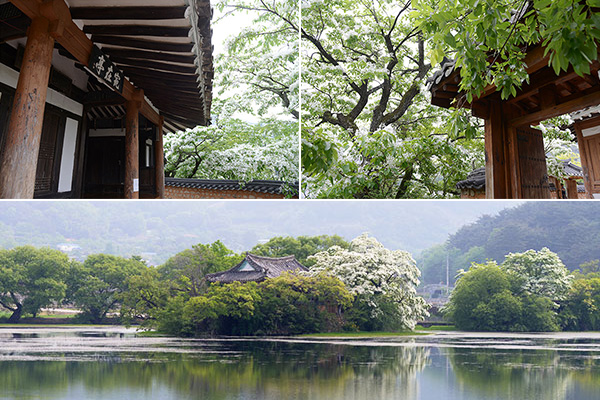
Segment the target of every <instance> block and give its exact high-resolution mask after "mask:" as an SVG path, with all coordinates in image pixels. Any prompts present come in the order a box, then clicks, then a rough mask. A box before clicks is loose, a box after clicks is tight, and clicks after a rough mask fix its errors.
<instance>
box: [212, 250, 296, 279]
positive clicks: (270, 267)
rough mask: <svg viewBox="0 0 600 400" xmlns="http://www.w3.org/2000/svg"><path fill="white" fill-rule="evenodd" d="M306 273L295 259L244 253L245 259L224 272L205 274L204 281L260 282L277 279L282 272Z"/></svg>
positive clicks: (292, 257)
mask: <svg viewBox="0 0 600 400" xmlns="http://www.w3.org/2000/svg"><path fill="white" fill-rule="evenodd" d="M298 271H308V268H306V267H305V266H304V265H302V264H300V263H299V262H298V260H296V257H295V256H293V255H291V256H286V257H263V256H257V255H254V254H250V253H246V257H244V259H243V260H242V261H241V262H240V263H239V264H237V265H236V266H234V267H233V268H230V269H228V270H226V271H221V272H216V273H214V274H207V275H206V280H208V281H209V282H213V283H214V282H221V283H231V282H262V281H264V280H265V279H267V278H277V277H278V276H280V275H281V274H283V273H284V272H290V273H294V272H298Z"/></svg>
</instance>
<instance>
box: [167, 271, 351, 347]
mask: <svg viewBox="0 0 600 400" xmlns="http://www.w3.org/2000/svg"><path fill="white" fill-rule="evenodd" d="M351 301H352V295H351V294H350V293H349V292H348V291H347V290H346V288H345V287H344V284H343V283H342V282H341V281H340V280H338V279H336V278H332V277H328V276H316V277H308V276H300V275H293V274H283V275H281V276H280V277H277V278H273V279H267V280H265V281H263V282H261V283H256V282H248V283H240V282H233V283H229V284H213V285H211V286H210V288H209V289H208V291H207V292H206V293H205V294H202V295H200V296H195V297H191V298H190V299H189V300H185V299H184V298H183V297H182V296H178V297H176V298H174V299H172V300H169V301H168V303H167V307H166V308H165V309H164V310H163V311H162V312H161V313H160V314H159V318H158V325H157V326H158V328H159V329H161V330H164V331H166V332H169V333H175V334H178V335H195V336H198V335H206V334H210V335H213V334H220V335H257V334H258V335H260V334H263V335H276V334H279V335H281V334H286V335H287V334H299V333H310V332H323V331H335V330H339V329H340V328H341V327H342V325H343V323H344V320H343V318H342V310H343V309H345V308H347V307H349V306H350V304H351Z"/></svg>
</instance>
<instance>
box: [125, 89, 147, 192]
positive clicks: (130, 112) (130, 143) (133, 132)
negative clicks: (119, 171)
mask: <svg viewBox="0 0 600 400" xmlns="http://www.w3.org/2000/svg"><path fill="white" fill-rule="evenodd" d="M143 99H144V93H143V91H141V90H138V91H136V92H135V99H134V100H128V101H127V103H126V104H125V108H126V114H125V129H126V132H125V198H126V199H139V198H140V149H139V147H140V139H139V113H140V108H141V105H142V103H141V102H142V101H143Z"/></svg>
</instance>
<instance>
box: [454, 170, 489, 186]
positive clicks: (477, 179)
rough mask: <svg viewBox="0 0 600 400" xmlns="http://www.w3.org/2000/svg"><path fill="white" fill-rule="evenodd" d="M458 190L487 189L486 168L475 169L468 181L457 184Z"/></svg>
mask: <svg viewBox="0 0 600 400" xmlns="http://www.w3.org/2000/svg"><path fill="white" fill-rule="evenodd" d="M456 187H457V188H458V189H477V190H479V189H483V188H485V167H481V168H477V169H474V170H473V171H471V172H470V173H469V175H467V179H465V180H464V181H460V182H458V183H457V184H456Z"/></svg>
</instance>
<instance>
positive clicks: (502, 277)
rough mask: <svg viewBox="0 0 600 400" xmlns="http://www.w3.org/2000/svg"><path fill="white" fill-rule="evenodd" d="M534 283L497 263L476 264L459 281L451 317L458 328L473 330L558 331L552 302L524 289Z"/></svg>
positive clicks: (449, 310) (453, 299) (449, 312)
mask: <svg viewBox="0 0 600 400" xmlns="http://www.w3.org/2000/svg"><path fill="white" fill-rule="evenodd" d="M531 280H533V281H535V278H533V279H531V278H529V277H527V276H523V275H521V272H520V271H517V270H515V269H514V268H508V267H506V266H504V265H502V266H498V265H497V264H496V263H494V262H488V263H487V264H473V266H472V267H471V269H469V271H468V272H466V273H464V274H463V275H462V276H461V277H460V279H459V280H458V281H457V284H456V287H455V289H454V291H453V292H452V294H451V296H450V303H449V305H448V306H447V308H446V313H447V316H448V317H449V318H450V319H451V320H452V321H453V322H454V324H455V325H456V327H457V328H458V329H464V330H469V331H535V332H537V331H555V330H558V328H559V326H558V318H557V314H556V311H555V306H554V303H553V302H552V300H551V299H550V298H548V297H545V296H542V295H539V294H536V293H531V292H527V291H523V290H522V286H523V282H527V281H531ZM541 292H542V293H544V292H548V291H547V290H542V291H541Z"/></svg>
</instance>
